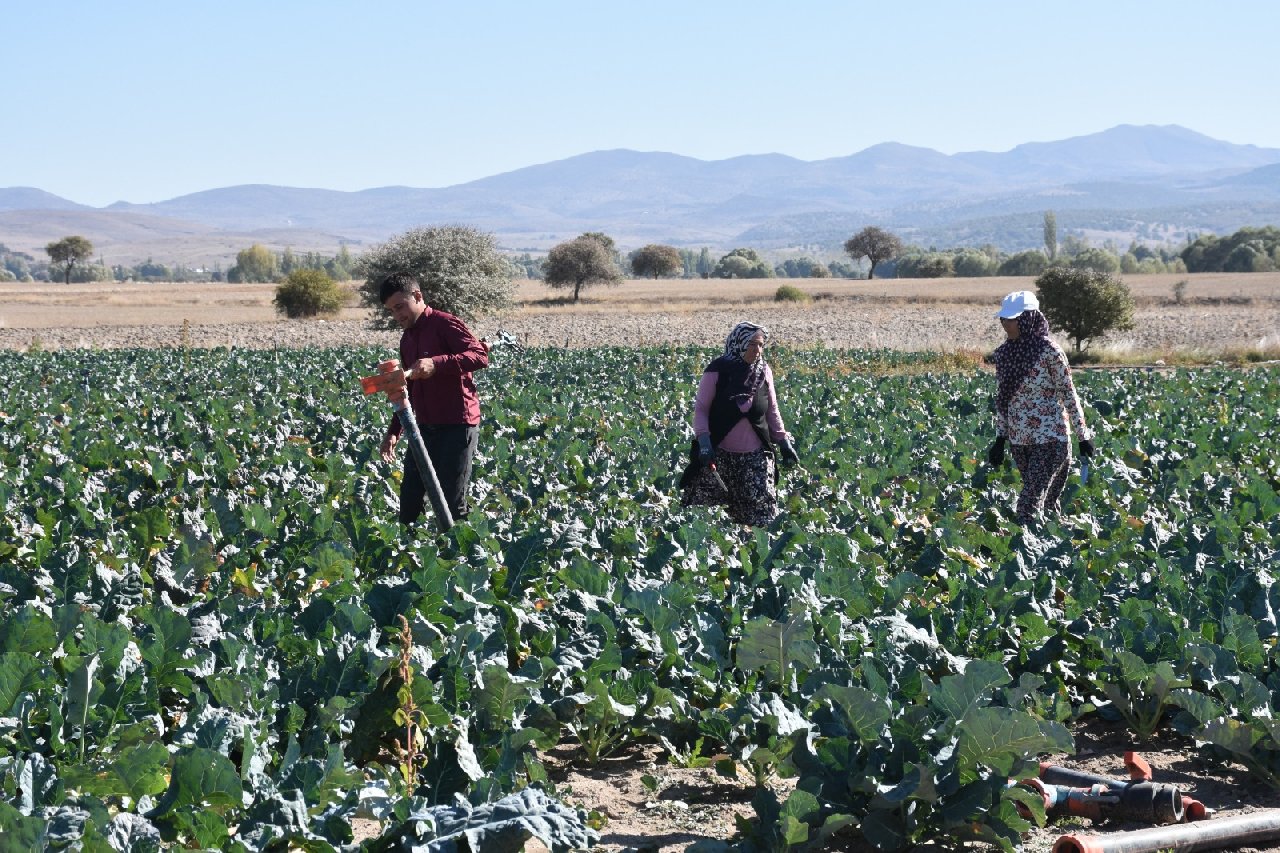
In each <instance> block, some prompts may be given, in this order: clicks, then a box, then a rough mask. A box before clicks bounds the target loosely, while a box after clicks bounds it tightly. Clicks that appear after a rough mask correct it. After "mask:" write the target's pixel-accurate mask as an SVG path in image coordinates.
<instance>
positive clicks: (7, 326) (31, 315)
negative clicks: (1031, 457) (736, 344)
mask: <svg viewBox="0 0 1280 853" xmlns="http://www.w3.org/2000/svg"><path fill="white" fill-rule="evenodd" d="M1184 280H1185V281H1186V282H1187V285H1186V287H1185V288H1184V289H1183V291H1182V296H1183V299H1182V301H1181V302H1178V301H1176V299H1175V295H1174V294H1175V291H1174V288H1175V285H1176V284H1177V283H1178V282H1180V281H1184ZM783 283H789V284H792V285H793V286H796V287H798V288H799V289H801V290H802V291H803V292H804V293H806V294H807V295H808V296H809V297H810V299H809V301H807V302H776V301H775V300H774V293H775V291H776V290H777V288H778V287H779V285H780V284H783ZM1127 283H1128V284H1129V286H1130V288H1131V290H1132V292H1133V295H1134V299H1135V302H1136V306H1137V310H1136V325H1135V328H1134V329H1133V330H1131V331H1127V332H1118V333H1115V334H1112V335H1109V336H1107V337H1105V338H1103V339H1102V340H1101V341H1100V342H1099V346H1101V347H1103V348H1109V349H1111V350H1114V351H1116V352H1118V353H1121V354H1124V353H1130V352H1143V353H1146V352H1154V353H1156V354H1157V356H1156V357H1158V354H1159V353H1163V352H1169V353H1173V352H1176V351H1188V350H1190V351H1199V352H1220V351H1223V350H1229V349H1235V350H1246V349H1253V350H1258V349H1262V350H1275V351H1280V273H1253V274H1233V275H1228V274H1202V275H1184V276H1171V275H1155V276H1130V277H1129V278H1128V280H1127ZM349 286H350V287H352V288H353V296H352V300H353V301H352V304H351V305H350V306H348V307H347V308H346V309H344V310H343V311H342V312H341V313H340V314H339V315H338V316H336V317H333V318H330V319H327V320H284V319H281V317H280V316H279V315H278V314H277V313H276V311H275V309H274V307H273V305H272V299H273V297H274V293H275V290H274V285H271V284H234V285H233V284H134V283H128V284H118V283H97V284H83V285H81V284H76V285H61V284H51V283H47V282H43V283H34V284H32V283H28V284H23V283H18V282H8V283H0V349H28V348H32V347H39V348H43V349H66V348H77V349H114V348H119V347H177V346H191V347H219V346H223V347H226V346H240V347H252V348H303V347H317V346H347V345H361V344H378V345H383V346H387V347H393V346H394V345H395V341H396V340H397V337H396V333H395V332H392V331H388V330H376V329H373V328H371V327H370V323H369V317H370V314H369V311H368V310H367V309H365V308H363V307H360V306H359V305H358V301H357V300H356V299H355V295H354V287H355V283H350V284H349ZM1032 287H1034V283H1033V280H1032V279H1030V278H984V279H929V280H898V279H888V280H881V279H876V280H874V281H848V280H834V279H802V280H791V281H789V282H784V281H782V280H779V279H764V280H754V281H752V280H733V281H723V280H701V279H699V280H680V279H663V280H657V281H650V280H631V281H627V282H624V283H623V284H622V285H620V286H618V287H613V288H598V289H593V290H589V291H587V293H586V294H585V295H584V296H583V299H582V300H581V301H580V302H578V303H571V302H566V301H564V298H563V297H564V294H563V292H560V291H552V290H549V289H548V288H547V287H546V286H544V285H543V284H542V283H541V282H530V281H526V282H522V283H520V284H519V285H518V287H517V290H516V293H515V304H514V305H513V306H512V307H511V308H510V309H508V310H506V311H503V312H501V313H500V314H497V315H493V316H488V317H484V318H481V319H480V320H478V321H476V322H475V323H473V324H471V325H472V328H473V329H474V330H475V331H476V333H477V334H478V335H481V336H491V335H494V334H496V333H497V332H498V331H499V330H504V331H507V332H510V333H511V334H513V335H515V337H516V338H518V339H519V340H520V341H521V342H523V343H525V344H528V345H532V346H557V347H583V346H602V345H624V346H642V345H649V346H652V345H662V344H694V345H701V346H718V345H719V344H720V342H721V341H723V339H724V335H725V334H726V332H727V331H728V330H729V329H730V328H732V327H733V326H734V324H736V323H737V322H739V321H740V320H743V319H751V320H753V321H755V322H759V323H762V324H763V325H765V326H767V327H768V328H769V329H770V331H771V332H772V334H773V340H774V343H775V344H784V345H791V346H811V345H825V346H829V347H841V348H868V349H881V348H887V349H902V350H944V351H961V350H971V351H989V350H990V349H991V348H993V347H995V346H997V345H998V344H999V342H1000V340H1002V333H1001V332H1000V328H999V326H998V324H997V323H996V322H995V320H994V316H993V315H994V312H995V307H996V306H997V305H998V304H999V301H1000V297H1001V296H1003V295H1004V294H1005V293H1008V292H1009V291H1011V290H1019V289H1026V288H1032Z"/></svg>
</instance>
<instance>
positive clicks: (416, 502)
mask: <svg viewBox="0 0 1280 853" xmlns="http://www.w3.org/2000/svg"><path fill="white" fill-rule="evenodd" d="M418 428H419V429H420V430H421V431H422V443H423V444H425V445H426V446H427V456H428V457H430V458H431V467H433V468H435V469H436V479H437V480H439V481H440V491H442V492H444V501H445V503H447V504H448V505H449V512H450V513H452V514H453V517H454V519H455V520H457V519H459V518H462V517H463V516H464V515H466V514H467V486H468V485H469V484H470V483H471V457H473V456H475V452H476V442H477V439H478V438H479V436H480V427H478V426H467V425H466V424H437V425H430V426H424V425H422V424H419V425H418ZM426 505H427V489H426V486H425V485H423V483H422V478H421V477H420V476H419V475H418V463H417V462H416V461H415V460H414V458H413V451H412V450H407V452H406V453H405V456H404V479H403V480H401V481H400V523H401V524H403V525H405V526H406V527H407V526H408V525H411V524H413V523H414V522H415V521H417V520H418V516H420V515H422V512H423V510H424V509H425V508H426Z"/></svg>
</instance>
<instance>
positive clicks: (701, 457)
mask: <svg viewBox="0 0 1280 853" xmlns="http://www.w3.org/2000/svg"><path fill="white" fill-rule="evenodd" d="M715 458H716V451H715V449H714V448H713V447H712V446H711V436H710V435H708V434H707V433H703V434H702V435H700V436H698V464H699V465H702V466H703V467H706V466H707V465H710V464H711V463H712V462H714V461H715Z"/></svg>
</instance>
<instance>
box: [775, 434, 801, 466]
mask: <svg viewBox="0 0 1280 853" xmlns="http://www.w3.org/2000/svg"><path fill="white" fill-rule="evenodd" d="M778 456H779V457H780V458H781V459H782V464H783V465H787V466H791V465H799V464H800V454H798V453H796V449H795V447H793V446H792V445H791V439H789V438H784V439H782V441H779V442H778Z"/></svg>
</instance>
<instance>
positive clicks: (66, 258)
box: [44, 234, 93, 284]
mask: <svg viewBox="0 0 1280 853" xmlns="http://www.w3.org/2000/svg"><path fill="white" fill-rule="evenodd" d="M44 250H45V251H46V252H47V253H48V254H49V263H50V264H51V265H52V266H54V267H56V268H57V269H58V270H60V271H61V272H62V273H63V275H64V277H65V281H66V283H67V284H70V283H71V271H72V270H73V269H74V268H75V266H76V264H83V263H84V262H85V261H87V260H89V257H90V256H91V255H92V254H93V244H92V243H90V242H89V241H88V240H87V239H85V238H84V237H81V236H80V235H78V234H73V235H72V236H70V237H63V238H62V239H61V240H55V241H54V242H52V243H50V244H49V245H47V246H45V247H44Z"/></svg>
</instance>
